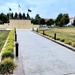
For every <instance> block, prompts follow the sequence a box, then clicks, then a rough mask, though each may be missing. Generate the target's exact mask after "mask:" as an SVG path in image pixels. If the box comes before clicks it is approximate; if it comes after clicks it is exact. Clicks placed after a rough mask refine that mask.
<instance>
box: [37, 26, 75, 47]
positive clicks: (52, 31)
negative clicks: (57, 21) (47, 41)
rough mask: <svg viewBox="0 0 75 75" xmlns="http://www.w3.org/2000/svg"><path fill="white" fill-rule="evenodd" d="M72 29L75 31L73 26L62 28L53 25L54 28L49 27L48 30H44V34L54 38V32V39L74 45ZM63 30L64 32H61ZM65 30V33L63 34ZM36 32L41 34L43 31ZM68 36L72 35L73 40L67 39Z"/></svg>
mask: <svg viewBox="0 0 75 75" xmlns="http://www.w3.org/2000/svg"><path fill="white" fill-rule="evenodd" d="M74 31H75V27H63V28H60V27H54V28H50V29H49V30H47V31H45V33H44V35H45V36H48V37H50V38H52V39H54V34H55V33H56V40H58V41H60V42H63V43H65V44H68V45H71V46H72V47H75V40H74V36H75V35H74ZM36 32H37V30H36ZM63 32H64V34H62V33H63ZM66 32H67V34H65V33H66ZM71 32H72V33H71ZM38 33H40V34H43V31H41V30H39V31H38ZM60 34H61V35H60ZM64 35H66V38H65V37H64ZM67 35H68V36H67ZM69 36H70V37H71V36H73V40H71V39H69ZM71 38H72V37H71Z"/></svg>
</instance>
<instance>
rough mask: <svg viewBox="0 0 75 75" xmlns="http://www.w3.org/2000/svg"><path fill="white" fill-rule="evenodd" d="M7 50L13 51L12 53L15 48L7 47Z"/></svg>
mask: <svg viewBox="0 0 75 75" xmlns="http://www.w3.org/2000/svg"><path fill="white" fill-rule="evenodd" d="M5 49H6V50H7V51H11V52H13V51H14V48H13V47H12V46H7V47H5Z"/></svg>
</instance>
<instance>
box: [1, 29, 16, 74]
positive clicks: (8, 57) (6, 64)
mask: <svg viewBox="0 0 75 75" xmlns="http://www.w3.org/2000/svg"><path fill="white" fill-rule="evenodd" d="M14 41H15V38H14V30H11V31H10V33H9V36H8V40H7V42H6V45H5V47H4V49H3V50H2V52H1V60H2V61H1V62H0V73H1V74H7V73H11V72H13V70H14V68H15V67H16V64H15V62H14V60H13V58H14V46H15V45H14Z"/></svg>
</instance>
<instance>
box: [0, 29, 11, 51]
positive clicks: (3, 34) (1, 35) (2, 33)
mask: <svg viewBox="0 0 75 75" xmlns="http://www.w3.org/2000/svg"><path fill="white" fill-rule="evenodd" d="M9 32H10V31H8V30H0V52H1V50H2V48H3V46H4V44H5V41H6V39H7V37H8V34H9Z"/></svg>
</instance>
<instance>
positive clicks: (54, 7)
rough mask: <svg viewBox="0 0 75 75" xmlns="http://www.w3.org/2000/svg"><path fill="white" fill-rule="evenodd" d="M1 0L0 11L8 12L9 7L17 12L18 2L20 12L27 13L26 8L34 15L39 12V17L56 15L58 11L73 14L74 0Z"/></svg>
mask: <svg viewBox="0 0 75 75" xmlns="http://www.w3.org/2000/svg"><path fill="white" fill-rule="evenodd" d="M4 1H5V0H3V4H2V1H1V2H0V3H1V4H0V12H4V13H8V12H9V7H10V8H11V9H12V11H11V12H18V3H19V4H20V5H21V8H20V9H19V11H20V12H25V13H27V10H28V9H31V10H32V12H31V13H30V15H31V16H32V17H34V16H35V15H36V14H40V16H41V17H48V18H51V17H54V18H55V17H56V16H57V15H58V14H59V13H69V14H71V15H72V14H73V15H74V13H75V12H74V3H75V1H68V0H15V1H14V0H7V2H6V1H5V2H4Z"/></svg>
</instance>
